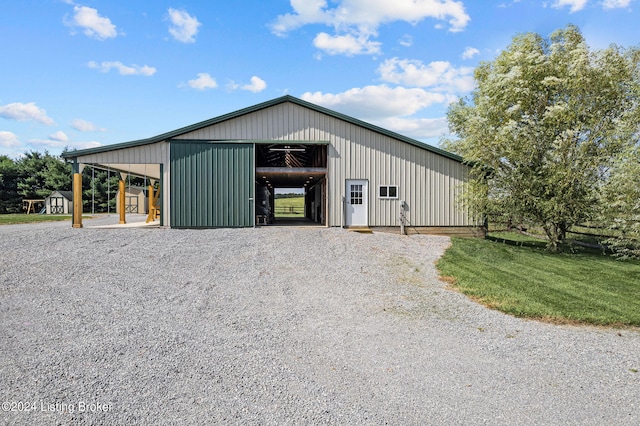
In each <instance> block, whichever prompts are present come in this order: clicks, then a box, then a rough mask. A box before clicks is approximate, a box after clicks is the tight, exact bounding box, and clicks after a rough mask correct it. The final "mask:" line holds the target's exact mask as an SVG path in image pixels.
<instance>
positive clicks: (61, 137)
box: [49, 130, 69, 142]
mask: <svg viewBox="0 0 640 426" xmlns="http://www.w3.org/2000/svg"><path fill="white" fill-rule="evenodd" d="M49 140H51V141H55V142H68V141H69V137H68V136H67V134H66V133H65V132H63V131H62V130H58V131H57V132H55V133H53V134H51V135H49Z"/></svg>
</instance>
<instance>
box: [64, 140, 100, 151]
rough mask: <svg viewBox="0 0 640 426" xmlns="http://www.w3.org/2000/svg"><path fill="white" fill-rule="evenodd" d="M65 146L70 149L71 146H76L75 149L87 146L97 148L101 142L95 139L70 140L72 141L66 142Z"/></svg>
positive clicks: (86, 147)
mask: <svg viewBox="0 0 640 426" xmlns="http://www.w3.org/2000/svg"><path fill="white" fill-rule="evenodd" d="M65 146H67V147H69V148H70V149H73V148H76V149H88V148H97V147H99V146H102V143H100V142H97V141H90V142H72V143H70V144H67V145H65Z"/></svg>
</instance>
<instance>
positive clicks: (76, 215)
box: [71, 170, 82, 228]
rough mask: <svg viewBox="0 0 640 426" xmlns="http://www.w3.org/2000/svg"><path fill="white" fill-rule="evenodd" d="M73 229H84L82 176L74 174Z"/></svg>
mask: <svg viewBox="0 0 640 426" xmlns="http://www.w3.org/2000/svg"><path fill="white" fill-rule="evenodd" d="M71 226H72V227H73V228H82V175H81V174H80V173H77V170H76V173H74V174H73V222H72V225H71Z"/></svg>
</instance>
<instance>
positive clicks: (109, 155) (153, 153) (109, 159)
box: [77, 142, 169, 164]
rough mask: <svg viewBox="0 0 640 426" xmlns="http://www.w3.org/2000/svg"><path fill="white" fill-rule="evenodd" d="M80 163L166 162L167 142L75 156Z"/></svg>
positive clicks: (167, 159) (167, 154) (167, 155)
mask: <svg viewBox="0 0 640 426" xmlns="http://www.w3.org/2000/svg"><path fill="white" fill-rule="evenodd" d="M77 159H78V163H81V164H108V163H113V164H167V163H168V162H169V143H168V142H158V143H153V144H149V145H142V146H136V147H131V148H123V149H118V150H114V151H107V152H100V153H97V154H88V155H81V156H78V157H77Z"/></svg>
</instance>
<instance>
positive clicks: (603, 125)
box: [445, 25, 640, 251]
mask: <svg viewBox="0 0 640 426" xmlns="http://www.w3.org/2000/svg"><path fill="white" fill-rule="evenodd" d="M639 63H640V52H639V51H638V50H637V49H623V48H621V47H618V46H615V45H612V46H610V47H609V48H607V49H604V50H590V48H589V47H588V46H587V44H586V43H585V39H584V37H583V36H582V34H581V32H580V30H579V29H578V28H577V27H575V26H573V25H569V26H567V27H566V28H564V29H561V30H558V31H556V32H554V33H553V34H552V35H551V36H550V37H549V38H548V39H545V38H543V37H541V36H540V35H538V34H534V33H526V34H521V35H518V36H516V37H515V38H514V39H513V40H512V43H511V44H510V45H509V46H508V47H507V48H506V49H505V50H504V51H503V52H502V53H500V55H499V56H498V57H497V58H496V59H495V60H493V61H492V62H484V63H482V64H481V65H480V66H479V67H478V68H477V69H476V70H475V80H476V83H477V88H476V89H475V90H474V92H473V93H472V99H471V100H464V99H463V100H460V101H459V102H458V103H455V104H453V105H451V106H450V108H449V111H448V112H447V116H448V120H449V126H450V129H451V131H452V133H453V134H455V135H457V139H453V140H448V141H446V142H445V147H446V148H447V149H450V150H453V151H454V152H456V153H458V154H460V155H462V156H463V157H464V158H465V159H466V160H467V161H468V162H469V164H471V165H472V171H471V176H470V180H469V182H468V191H466V192H467V196H466V199H465V201H466V204H467V206H468V207H470V208H472V209H473V210H474V211H476V212H482V213H485V214H489V215H493V214H500V215H503V216H507V217H509V218H512V219H513V220H517V221H523V222H525V223H530V224H532V225H537V226H541V227H542V228H543V229H544V231H545V233H546V235H547V237H548V239H549V249H550V250H554V251H555V250H558V246H559V244H560V243H561V242H562V241H563V240H564V239H565V236H566V232H567V231H568V230H569V229H570V228H571V227H572V226H573V225H575V224H578V223H581V222H583V221H585V220H589V219H593V218H594V217H595V215H597V214H598V212H599V211H600V210H599V208H598V207H599V201H601V197H600V196H599V192H600V190H601V188H602V186H603V184H604V182H606V180H607V179H608V177H609V175H610V173H609V170H610V167H611V166H612V165H613V163H614V160H615V159H616V158H618V157H619V156H620V155H621V153H623V152H625V151H626V150H628V149H629V147H630V146H633V145H634V144H636V143H637V135H638V132H637V123H639V122H640V121H639V120H638V116H639V115H638V113H639V108H640V105H639V97H638V94H639V93H640V90H639V87H640V80H639V78H638V64H639Z"/></svg>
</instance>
